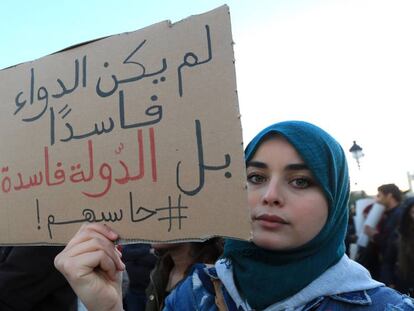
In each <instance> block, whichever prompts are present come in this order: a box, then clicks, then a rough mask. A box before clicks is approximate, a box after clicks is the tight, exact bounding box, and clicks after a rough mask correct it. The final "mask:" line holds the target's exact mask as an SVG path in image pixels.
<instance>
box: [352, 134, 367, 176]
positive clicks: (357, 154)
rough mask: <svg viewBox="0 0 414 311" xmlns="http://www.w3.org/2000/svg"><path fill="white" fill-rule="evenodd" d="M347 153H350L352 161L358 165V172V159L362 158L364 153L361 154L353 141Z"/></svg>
mask: <svg viewBox="0 0 414 311" xmlns="http://www.w3.org/2000/svg"><path fill="white" fill-rule="evenodd" d="M349 152H350V153H352V156H353V157H354V159H355V160H356V162H357V164H358V169H359V170H360V169H361V166H360V164H359V159H361V158H362V157H363V156H364V153H363V152H362V148H361V147H360V146H359V145H358V144H357V143H356V142H355V140H354V144H353V145H352V147H351V148H350V149H349Z"/></svg>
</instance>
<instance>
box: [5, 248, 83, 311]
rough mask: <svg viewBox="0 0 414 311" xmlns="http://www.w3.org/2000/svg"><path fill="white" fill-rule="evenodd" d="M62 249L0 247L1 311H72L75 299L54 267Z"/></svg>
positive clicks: (74, 307) (74, 306)
mask: <svg viewBox="0 0 414 311" xmlns="http://www.w3.org/2000/svg"><path fill="white" fill-rule="evenodd" d="M61 250H62V247H54V246H53V247H52V246H30V247H28V246H20V247H0V310H1V311H57V310H59V311H74V310H76V296H75V293H74V292H73V291H72V289H71V287H70V286H69V284H68V283H67V281H66V279H65V278H64V277H63V275H62V274H61V273H60V272H59V271H57V270H56V269H55V267H54V264H53V261H54V259H55V256H56V255H57V254H58V253H59V252H60V251H61Z"/></svg>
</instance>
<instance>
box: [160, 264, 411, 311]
mask: <svg viewBox="0 0 414 311" xmlns="http://www.w3.org/2000/svg"><path fill="white" fill-rule="evenodd" d="M211 279H220V281H221V283H222V284H221V294H222V296H223V298H224V301H225V304H226V306H227V310H228V311H250V310H253V309H251V308H250V306H249V305H248V303H247V301H245V300H243V299H242V298H241V297H240V294H239V293H238V291H237V289H236V286H235V284H234V281H233V272H232V266H231V263H230V262H228V261H225V260H219V261H218V262H217V263H216V265H215V267H206V266H205V265H196V266H194V268H193V271H192V273H191V274H190V275H189V277H187V279H186V280H185V281H184V282H183V283H182V284H181V285H180V286H179V287H178V288H176V289H175V290H174V291H173V292H172V293H171V294H170V295H169V296H168V297H167V299H166V301H165V307H164V311H170V310H180V311H190V310H197V311H213V310H214V311H217V310H218V309H217V306H216V303H215V298H216V293H215V290H214V287H213V284H212V282H211ZM332 284H334V286H332ZM316 310H326V311H328V310H329V311H342V310H353V311H368V310H369V311H372V310H374V311H391V310H395V311H414V302H413V300H412V299H411V298H409V297H408V296H405V295H401V294H400V293H398V292H397V291H395V290H393V289H391V288H388V287H385V286H383V284H382V283H379V282H376V281H374V280H372V279H371V278H370V276H369V273H368V272H367V271H366V270H365V268H363V267H362V266H360V265H359V264H357V263H355V262H354V261H351V260H350V259H349V258H348V257H346V256H344V257H343V258H342V259H341V260H340V261H339V262H338V263H337V264H336V265H334V266H333V267H331V268H330V269H328V270H327V271H326V272H325V273H323V274H322V275H321V276H320V277H319V278H318V279H316V280H314V281H313V282H312V283H311V284H309V285H308V286H307V287H305V288H304V289H302V290H301V291H300V292H299V293H297V294H295V295H294V296H292V297H289V298H287V299H285V300H283V301H280V302H277V303H275V304H273V305H271V306H269V307H267V308H266V309H265V311H316Z"/></svg>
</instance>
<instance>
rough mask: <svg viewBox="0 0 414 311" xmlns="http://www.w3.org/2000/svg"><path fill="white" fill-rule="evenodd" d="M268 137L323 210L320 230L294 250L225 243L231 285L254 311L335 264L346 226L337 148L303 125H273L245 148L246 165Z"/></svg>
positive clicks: (343, 169)
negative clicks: (293, 158)
mask: <svg viewBox="0 0 414 311" xmlns="http://www.w3.org/2000/svg"><path fill="white" fill-rule="evenodd" d="M269 134H279V135H281V136H282V137H284V138H285V139H286V140H287V141H288V142H289V143H290V144H291V145H292V146H293V147H294V148H295V149H296V151H297V152H298V154H299V155H300V156H301V157H302V159H303V160H304V162H305V163H306V165H307V166H308V167H309V169H310V171H311V172H312V174H313V176H314V177H315V179H316V181H317V182H318V184H319V186H320V187H321V188H322V190H323V193H324V194H325V197H326V199H327V202H328V207H329V211H328V219H327V221H326V223H325V225H324V226H323V228H322V229H321V231H320V232H319V233H318V234H317V235H316V236H315V237H314V238H313V239H311V240H310V241H309V242H307V243H305V244H304V245H302V246H300V247H298V248H295V249H290V250H283V251H272V250H267V249H264V248H261V247H259V246H256V245H255V244H254V243H252V242H244V241H236V240H227V241H226V244H225V248H224V253H223V257H224V258H228V259H230V260H231V263H232V267H233V273H234V279H235V283H236V286H237V287H238V289H239V291H240V293H241V296H242V297H245V298H246V299H247V302H248V303H249V305H250V306H251V307H252V308H254V309H258V310H262V309H265V308H266V307H268V306H270V305H272V304H274V303H276V302H279V301H282V300H284V299H286V298H288V297H290V296H292V295H294V294H296V293H297V292H299V291H300V290H301V289H303V288H304V287H306V286H307V285H308V284H309V283H311V282H312V281H313V280H315V279H316V278H317V277H318V276H320V275H321V274H322V273H323V272H324V271H326V270H327V269H328V268H329V267H331V266H333V265H334V264H335V263H337V262H338V261H339V260H340V259H341V257H342V256H343V255H344V253H345V243H344V240H345V234H346V228H347V223H348V208H347V205H348V199H349V176H348V167H347V163H346V158H345V154H344V151H343V150H342V148H341V146H340V145H339V143H338V142H337V141H336V140H335V139H334V138H332V137H331V136H330V135H329V134H328V133H326V132H325V131H324V130H322V129H321V128H319V127H317V126H315V125H313V124H310V123H307V122H303V121H286V122H281V123H276V124H273V125H271V126H269V127H267V128H265V129H264V130H262V131H261V132H260V133H259V134H257V135H256V137H254V138H253V140H252V141H251V142H250V143H249V144H248V145H247V147H246V149H245V161H246V162H248V161H249V160H251V158H252V157H253V156H254V154H255V152H256V150H257V149H258V148H259V146H260V144H261V142H262V141H263V139H264V138H265V137H267V136H268V135H269Z"/></svg>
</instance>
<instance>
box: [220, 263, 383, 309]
mask: <svg viewBox="0 0 414 311" xmlns="http://www.w3.org/2000/svg"><path fill="white" fill-rule="evenodd" d="M216 269H217V274H218V276H219V277H220V280H221V281H222V282H223V284H224V286H225V287H226V289H227V291H228V292H229V294H230V296H231V297H232V299H233V300H234V302H235V303H236V305H237V307H239V308H240V309H243V310H250V308H249V305H248V304H247V302H246V301H245V300H244V299H243V298H242V297H241V296H240V294H239V292H238V291H237V288H236V286H235V284H234V281H233V271H232V267H231V263H230V262H228V261H226V260H219V261H218V262H217V263H216ZM332 284H335V286H332ZM379 286H383V284H382V283H379V282H377V281H374V280H373V279H372V278H371V277H370V275H369V273H368V272H367V270H366V269H365V268H363V267H362V266H361V265H359V264H357V263H356V262H354V261H352V260H350V259H349V258H348V257H347V256H346V255H344V256H343V257H342V258H341V260H340V261H339V262H338V263H337V264H336V265H334V266H333V267H331V268H330V269H328V270H327V271H326V272H325V273H323V274H322V275H321V276H320V277H319V278H318V279H316V280H315V281H313V282H312V283H311V284H309V285H308V286H307V287H305V288H304V289H303V290H301V291H300V292H299V293H297V294H295V295H294V296H292V297H290V298H288V299H286V300H284V301H281V302H277V303H275V304H273V305H271V306H269V307H268V308H266V311H279V310H298V309H299V310H300V309H302V308H303V307H304V306H306V308H304V309H303V310H310V309H311V307H312V306H315V305H316V304H317V303H320V302H321V300H323V297H330V298H332V299H334V300H337V301H342V302H347V303H350V304H354V305H355V304H356V305H369V304H370V303H371V298H370V297H369V295H368V294H367V293H366V290H368V289H372V288H376V287H379ZM308 306H309V307H308Z"/></svg>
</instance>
